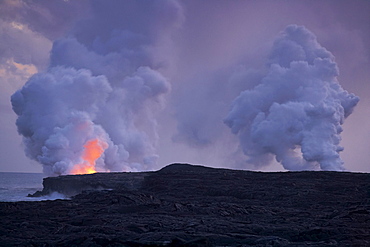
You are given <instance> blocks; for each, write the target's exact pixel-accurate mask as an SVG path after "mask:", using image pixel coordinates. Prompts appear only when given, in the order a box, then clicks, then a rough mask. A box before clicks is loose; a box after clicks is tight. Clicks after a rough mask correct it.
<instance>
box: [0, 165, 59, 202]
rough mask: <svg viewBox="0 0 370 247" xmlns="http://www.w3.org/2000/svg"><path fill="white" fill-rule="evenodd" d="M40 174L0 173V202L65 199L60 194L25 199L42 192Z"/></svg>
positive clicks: (42, 175) (41, 177) (41, 175)
mask: <svg viewBox="0 0 370 247" xmlns="http://www.w3.org/2000/svg"><path fill="white" fill-rule="evenodd" d="M44 177H45V175H44V174H42V173H17V172H0V201H2V202H16V201H42V200H55V199H65V198H64V196H63V195H61V194H57V193H55V194H52V195H50V196H44V197H27V195H28V194H33V193H35V192H36V191H38V190H42V179H43V178H44Z"/></svg>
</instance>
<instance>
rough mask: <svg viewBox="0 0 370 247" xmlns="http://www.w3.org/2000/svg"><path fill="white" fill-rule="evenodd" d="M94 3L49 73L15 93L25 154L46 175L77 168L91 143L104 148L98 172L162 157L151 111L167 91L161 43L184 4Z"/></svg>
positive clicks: (58, 44) (146, 164) (137, 166)
mask: <svg viewBox="0 0 370 247" xmlns="http://www.w3.org/2000/svg"><path fill="white" fill-rule="evenodd" d="M89 2H90V8H91V9H90V11H91V13H90V14H89V15H88V17H86V18H85V19H83V20H81V21H79V22H77V24H76V26H75V27H74V28H72V31H70V33H69V35H68V37H65V38H61V39H59V40H56V41H55V42H54V44H53V48H52V51H51V58H50V66H49V68H48V70H47V71H46V72H43V73H39V74H36V75H34V76H32V77H31V78H30V79H29V80H28V82H27V83H26V84H25V86H24V87H23V88H21V89H20V90H18V91H17V92H16V93H14V94H13V95H12V97H11V102H12V105H13V109H14V111H15V113H16V114H17V115H18V119H17V127H18V132H19V133H20V134H21V135H22V136H23V140H24V144H25V150H26V154H27V156H28V157H30V158H31V159H34V160H36V161H38V162H39V163H41V164H42V165H43V169H44V173H46V174H47V175H58V174H69V173H73V171H74V169H76V167H75V166H76V165H79V164H83V163H84V162H86V160H89V159H90V158H89V157H90V156H91V155H90V156H89V154H86V152H87V151H86V150H85V147H86V145H88V143H89V142H92V141H96V145H95V146H94V147H93V149H94V150H98V151H99V152H102V154H101V156H100V158H98V159H97V160H96V164H95V168H94V169H95V170H97V171H123V170H126V171H127V170H142V169H147V168H150V165H153V164H154V163H155V162H156V159H157V155H156V150H155V146H156V142H157V138H158V137H157V131H156V125H157V123H156V119H155V114H154V113H155V112H156V111H157V110H160V109H161V108H162V105H163V100H164V99H163V96H164V95H165V94H166V93H168V92H169V90H170V84H169V82H168V81H167V79H166V78H165V77H164V76H163V75H161V73H160V72H159V71H158V69H159V68H160V67H161V64H162V63H163V59H165V58H163V57H160V56H157V55H156V54H158V52H157V46H158V45H157V43H158V41H159V40H161V41H163V40H167V39H169V34H170V33H171V30H173V29H174V28H176V27H177V26H178V23H179V22H181V19H182V17H181V8H180V7H179V5H178V3H177V2H175V1H166V0H163V1H151V2H144V1H112V2H111V3H110V4H109V5H108V4H105V2H103V1H94V0H92V1H89ZM128 20H130V21H128ZM94 155H95V154H93V157H95V156H96V155H95V156H94ZM97 157H99V155H98V156H97ZM97 157H95V158H97Z"/></svg>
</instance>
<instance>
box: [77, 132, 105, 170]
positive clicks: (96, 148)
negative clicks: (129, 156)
mask: <svg viewBox="0 0 370 247" xmlns="http://www.w3.org/2000/svg"><path fill="white" fill-rule="evenodd" d="M107 148H108V144H107V143H106V142H104V141H102V140H99V139H93V140H90V141H87V142H86V144H85V145H84V152H83V155H82V159H83V160H84V161H83V162H82V163H80V164H76V165H75V166H74V167H73V168H72V170H71V172H70V173H71V174H91V173H95V172H96V168H95V165H96V160H97V159H99V158H100V156H101V155H102V154H103V152H104V150H105V149H107Z"/></svg>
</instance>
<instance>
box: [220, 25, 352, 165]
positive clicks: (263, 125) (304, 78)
mask: <svg viewBox="0 0 370 247" xmlns="http://www.w3.org/2000/svg"><path fill="white" fill-rule="evenodd" d="M337 76H338V68H337V65H336V63H335V61H334V57H333V55H332V54H331V53H330V52H329V51H327V50H326V49H325V48H323V47H322V46H321V45H320V44H319V43H318V42H317V40H316V37H315V35H314V34H312V33H311V32H310V31H308V30H307V29H306V28H305V27H302V26H296V25H290V26H288V27H287V28H286V29H285V31H284V32H283V33H282V34H281V35H280V37H278V38H277V39H276V40H275V42H274V45H273V48H272V52H271V55H270V61H269V72H268V73H267V75H266V76H265V77H264V78H263V79H262V80H261V82H260V84H258V85H257V86H256V87H254V88H253V89H252V90H246V91H244V92H242V93H241V94H240V95H239V96H238V97H237V98H236V99H235V100H234V102H233V104H232V107H231V111H230V112H229V114H228V115H227V117H226V119H225V123H226V124H227V125H228V126H229V127H230V128H231V130H232V132H233V133H234V134H236V135H237V136H238V137H239V140H240V146H241V148H242V150H243V152H244V153H245V154H246V155H247V156H248V157H249V162H251V163H254V164H261V163H263V162H266V161H268V160H270V159H271V158H272V157H273V156H275V157H276V160H277V161H278V162H280V163H281V164H282V165H283V166H284V168H286V169H288V170H302V169H315V168H318V166H319V168H320V169H322V170H343V169H344V167H343V161H342V160H341V159H340V157H339V153H340V152H341V151H342V150H343V148H342V147H341V146H339V142H340V140H341V137H340V133H341V132H342V127H341V125H342V124H343V122H344V120H345V118H346V117H348V116H349V115H350V114H351V113H352V111H353V109H354V107H355V106H356V104H357V103H358V101H359V98H358V97H357V96H355V95H353V94H350V93H348V92H347V91H345V90H343V89H342V87H341V86H340V85H339V83H338V81H337Z"/></svg>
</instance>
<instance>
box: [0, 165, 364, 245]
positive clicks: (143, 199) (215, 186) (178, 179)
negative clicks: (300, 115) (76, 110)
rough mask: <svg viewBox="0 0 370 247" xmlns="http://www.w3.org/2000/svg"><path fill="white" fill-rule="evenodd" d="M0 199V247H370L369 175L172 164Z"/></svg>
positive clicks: (50, 181)
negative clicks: (44, 197)
mask: <svg viewBox="0 0 370 247" xmlns="http://www.w3.org/2000/svg"><path fill="white" fill-rule="evenodd" d="M53 191H57V192H59V193H65V194H67V195H69V196H73V195H74V196H73V197H72V199H71V200H55V201H41V202H2V203H0V219H1V223H0V240H1V241H0V246H370V228H369V225H370V174H361V173H347V172H282V173H262V172H250V171H237V170H228V169H214V168H208V167H202V166H192V165H187V164H173V165H170V166H167V167H165V168H163V169H161V170H159V171H157V172H143V173H105V174H92V175H79V176H62V177H55V178H47V179H45V180H44V189H43V191H42V192H40V194H47V193H51V192H53Z"/></svg>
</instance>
